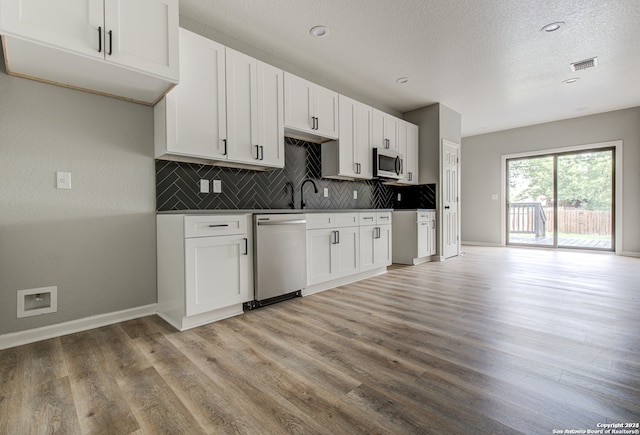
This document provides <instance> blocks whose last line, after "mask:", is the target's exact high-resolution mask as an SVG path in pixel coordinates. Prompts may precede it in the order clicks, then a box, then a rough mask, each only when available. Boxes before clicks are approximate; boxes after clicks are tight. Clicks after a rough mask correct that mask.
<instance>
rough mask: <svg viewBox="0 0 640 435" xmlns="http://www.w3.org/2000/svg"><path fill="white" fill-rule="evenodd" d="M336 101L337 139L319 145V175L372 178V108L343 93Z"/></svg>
mask: <svg viewBox="0 0 640 435" xmlns="http://www.w3.org/2000/svg"><path fill="white" fill-rule="evenodd" d="M338 101H339V114H340V115H339V126H340V134H339V140H338V141H330V142H325V143H323V144H322V176H323V177H328V178H346V179H354V178H362V179H371V178H372V175H373V174H372V168H371V166H372V151H371V120H372V111H373V109H372V108H371V107H369V106H367V105H365V104H362V103H360V102H358V101H355V100H352V99H351V98H347V97H345V96H344V95H340V96H339V98H338Z"/></svg>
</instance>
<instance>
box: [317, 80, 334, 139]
mask: <svg viewBox="0 0 640 435" xmlns="http://www.w3.org/2000/svg"><path fill="white" fill-rule="evenodd" d="M314 99H315V101H314V103H315V104H314V108H315V110H314V116H315V117H316V125H315V132H316V134H319V135H320V136H323V137H328V138H331V139H337V138H338V94H337V93H336V92H333V91H330V90H329V89H326V88H323V87H322V86H317V85H316V86H315V95H314Z"/></svg>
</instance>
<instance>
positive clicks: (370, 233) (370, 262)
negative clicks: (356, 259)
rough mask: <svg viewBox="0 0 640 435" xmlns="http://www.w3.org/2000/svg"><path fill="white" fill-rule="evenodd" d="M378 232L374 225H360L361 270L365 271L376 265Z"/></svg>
mask: <svg viewBox="0 0 640 435" xmlns="http://www.w3.org/2000/svg"><path fill="white" fill-rule="evenodd" d="M376 233H377V229H376V227H374V226H366V227H360V270H361V271H363V272H364V271H366V270H369V269H374V268H375V267H376V259H375V244H376V243H375V242H376V240H377V239H376V238H375V237H376Z"/></svg>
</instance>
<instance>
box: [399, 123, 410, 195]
mask: <svg viewBox="0 0 640 435" xmlns="http://www.w3.org/2000/svg"><path fill="white" fill-rule="evenodd" d="M407 127H408V123H406V122H404V121H400V122H399V123H398V130H397V133H398V134H397V138H398V142H397V147H398V153H400V171H401V176H402V178H400V182H401V183H405V184H406V183H407V182H408V177H407Z"/></svg>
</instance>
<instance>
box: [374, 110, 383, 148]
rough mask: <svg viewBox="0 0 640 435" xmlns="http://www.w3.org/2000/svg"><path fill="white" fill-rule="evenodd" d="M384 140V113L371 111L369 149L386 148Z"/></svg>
mask: <svg viewBox="0 0 640 435" xmlns="http://www.w3.org/2000/svg"><path fill="white" fill-rule="evenodd" d="M386 145H387V144H386V142H385V140H384V113H382V112H381V111H380V110H378V109H373V111H372V113H371V147H372V148H386V147H387V146H386Z"/></svg>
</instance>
